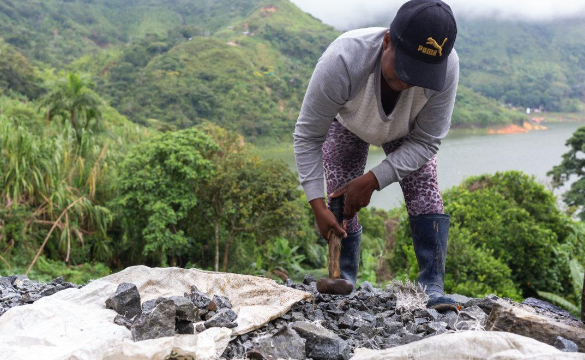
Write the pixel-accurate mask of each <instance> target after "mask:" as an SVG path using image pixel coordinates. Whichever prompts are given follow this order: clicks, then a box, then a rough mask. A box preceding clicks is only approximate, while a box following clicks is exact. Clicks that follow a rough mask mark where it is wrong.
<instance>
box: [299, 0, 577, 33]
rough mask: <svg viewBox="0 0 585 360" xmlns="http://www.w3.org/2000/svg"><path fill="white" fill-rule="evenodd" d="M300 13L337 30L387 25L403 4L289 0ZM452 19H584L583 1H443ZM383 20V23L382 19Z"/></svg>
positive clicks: (386, 0) (388, 0)
mask: <svg viewBox="0 0 585 360" xmlns="http://www.w3.org/2000/svg"><path fill="white" fill-rule="evenodd" d="M291 2H293V3H294V4H296V5H297V6H298V7H299V8H301V9H302V10H303V11H305V12H308V13H309V14H311V15H313V16H314V17H316V18H318V19H320V20H321V21H323V22H324V23H326V24H329V25H332V26H334V27H336V28H337V29H339V30H347V29H353V28H356V27H359V26H364V25H371V24H372V23H378V24H380V23H382V24H385V23H386V22H388V25H389V24H390V22H391V20H392V18H394V15H395V14H396V11H397V10H398V8H399V7H400V5H402V4H403V3H404V2H405V0H291ZM445 2H446V3H447V4H449V6H451V9H452V10H453V13H454V14H455V18H458V17H465V18H477V17H488V18H501V19H511V20H516V19H524V20H529V21H546V20H553V19H559V18H567V17H581V18H585V0H447V1H445ZM386 18H387V21H385V19H386Z"/></svg>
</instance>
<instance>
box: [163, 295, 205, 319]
mask: <svg viewBox="0 0 585 360" xmlns="http://www.w3.org/2000/svg"><path fill="white" fill-rule="evenodd" d="M169 299H171V300H173V302H174V303H175V306H176V308H177V313H176V314H177V315H176V316H177V319H179V320H186V321H189V322H193V321H199V309H197V307H195V305H193V303H192V302H191V300H190V299H188V298H186V297H184V296H171V297H169Z"/></svg>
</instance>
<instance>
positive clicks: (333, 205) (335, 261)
mask: <svg viewBox="0 0 585 360" xmlns="http://www.w3.org/2000/svg"><path fill="white" fill-rule="evenodd" d="M344 204H345V195H343V196H340V197H336V198H333V199H330V201H329V209H330V210H331V212H332V213H333V215H334V216H335V219H336V220H337V223H338V224H339V225H341V224H342V222H343V207H344ZM328 242H329V262H328V266H327V267H328V270H329V277H330V278H333V279H338V278H340V277H341V268H340V265H339V257H340V255H341V238H340V237H339V236H337V234H335V233H334V232H333V231H332V232H331V235H330V236H329V239H328Z"/></svg>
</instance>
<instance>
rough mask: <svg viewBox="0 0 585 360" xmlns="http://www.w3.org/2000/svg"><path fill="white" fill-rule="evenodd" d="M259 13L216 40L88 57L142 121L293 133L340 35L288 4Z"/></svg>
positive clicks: (147, 41) (253, 135)
mask: <svg viewBox="0 0 585 360" xmlns="http://www.w3.org/2000/svg"><path fill="white" fill-rule="evenodd" d="M266 4H269V5H266V6H261V5H260V6H257V7H256V8H255V9H254V10H253V11H252V12H251V13H250V14H249V16H247V17H245V18H242V19H240V20H236V21H234V22H231V23H228V24H231V25H229V26H224V27H222V28H221V29H219V30H218V31H217V32H216V33H213V34H212V36H205V34H203V35H201V33H197V34H194V33H193V32H192V31H189V30H191V29H192V27H187V26H185V27H178V28H175V29H173V30H171V31H169V32H168V33H167V34H166V36H161V35H157V34H149V35H147V36H146V37H144V38H143V39H141V40H137V41H133V42H132V43H130V44H127V45H123V46H117V47H114V48H111V49H109V50H105V51H100V52H98V53H92V54H89V55H86V56H84V57H82V58H81V59H79V60H78V61H76V62H74V63H73V67H74V68H76V69H78V70H81V71H85V72H90V73H92V74H96V76H97V77H98V80H97V84H98V87H97V89H98V91H99V92H100V93H101V94H102V95H103V96H104V97H105V98H106V99H108V101H110V103H111V104H112V105H113V106H114V107H116V108H117V109H119V110H120V112H121V113H123V114H125V115H127V116H128V117H129V118H131V119H132V120H134V121H137V122H143V123H148V122H149V120H148V119H156V120H159V121H163V122H166V123H170V124H172V125H173V126H175V127H176V128H184V127H189V126H192V125H195V124H198V123H200V122H201V121H204V120H209V121H212V122H214V123H216V124H219V125H220V126H223V127H226V128H230V129H234V130H237V131H239V132H241V133H242V134H244V135H246V136H247V138H248V139H250V140H257V139H261V138H267V137H269V136H270V137H282V136H283V134H290V133H291V132H292V128H293V126H294V121H295V120H296V117H297V115H298V109H299V108H300V104H301V102H302V98H303V96H304V91H305V89H306V85H307V82H308V79H309V78H310V75H311V73H312V71H313V66H314V64H315V63H316V60H317V59H318V57H319V56H320V55H321V53H322V52H323V51H324V50H325V48H326V47H327V45H329V43H330V42H331V41H332V40H333V39H335V37H337V36H338V32H336V31H335V30H333V29H332V28H331V27H329V26H326V25H323V24H322V23H321V22H319V21H318V20H316V19H314V18H313V17H311V16H310V15H308V14H306V13H303V12H302V11H300V10H299V9H298V8H297V7H295V6H294V5H292V4H291V3H290V2H288V1H286V0H279V1H271V2H269V3H268V2H267V3H266Z"/></svg>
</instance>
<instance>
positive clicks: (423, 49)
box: [418, 36, 447, 56]
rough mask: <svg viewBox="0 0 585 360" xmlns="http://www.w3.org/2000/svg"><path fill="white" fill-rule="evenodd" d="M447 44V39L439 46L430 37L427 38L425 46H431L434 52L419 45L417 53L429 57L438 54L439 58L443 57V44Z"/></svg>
mask: <svg viewBox="0 0 585 360" xmlns="http://www.w3.org/2000/svg"><path fill="white" fill-rule="evenodd" d="M446 42H447V38H445V40H443V43H442V44H441V45H439V44H438V43H437V42H436V41H435V39H433V38H432V37H430V36H429V37H428V38H427V43H426V44H427V45H432V46H433V47H434V48H435V49H436V50H433V49H430V48H428V47H425V46H422V45H419V46H418V51H421V52H422V53H423V54H427V55H430V56H437V52H438V53H439V56H443V46H445V43H446Z"/></svg>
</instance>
